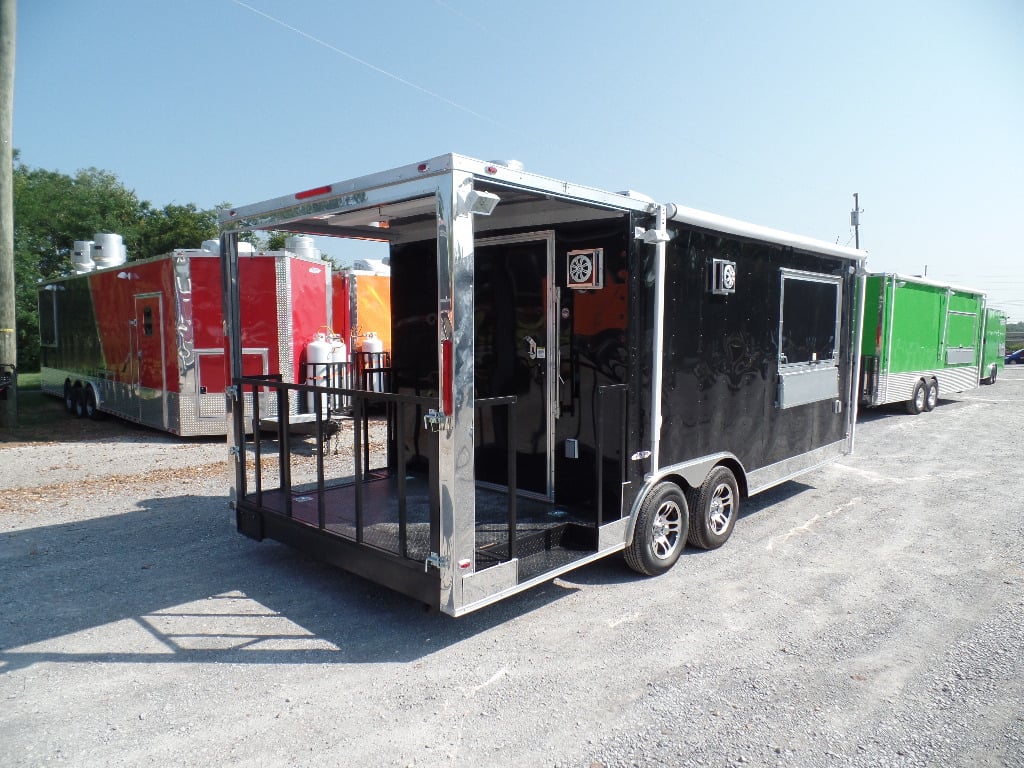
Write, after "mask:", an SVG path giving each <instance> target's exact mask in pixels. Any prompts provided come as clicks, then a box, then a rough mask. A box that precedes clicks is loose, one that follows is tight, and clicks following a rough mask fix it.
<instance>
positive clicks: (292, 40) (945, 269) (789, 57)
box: [14, 0, 1024, 319]
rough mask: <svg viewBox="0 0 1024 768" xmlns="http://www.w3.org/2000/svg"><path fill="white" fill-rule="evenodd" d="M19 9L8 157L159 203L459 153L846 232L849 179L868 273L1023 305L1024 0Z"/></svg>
mask: <svg viewBox="0 0 1024 768" xmlns="http://www.w3.org/2000/svg"><path fill="white" fill-rule="evenodd" d="M18 6H19V7H18V39H17V46H18V47H17V69H16V73H15V79H16V93H15V114H14V145H15V147H17V148H18V149H20V151H21V160H22V161H23V162H25V163H27V164H29V165H31V166H36V167H42V168H48V169H54V170H60V171H63V172H66V173H73V172H74V171H75V170H77V169H79V168H84V167H89V166H95V167H98V168H102V169H105V170H109V171H112V172H114V173H115V174H117V175H118V177H119V178H120V179H121V180H122V182H123V183H124V184H125V185H126V186H128V187H130V188H132V189H134V190H135V191H136V192H137V194H138V195H139V196H140V197H141V198H143V199H146V200H150V201H151V202H153V203H154V204H156V205H158V206H163V205H165V204H167V203H171V202H175V203H189V202H192V203H195V204H197V205H199V206H200V207H204V208H205V207H213V206H215V205H217V204H218V203H221V202H230V203H232V204H236V205H241V204H245V203H252V202H257V201H259V200H263V199H267V198H270V197H276V196H279V195H282V194H287V193H289V192H293V191H296V190H298V189H303V188H307V187H310V186H315V185H318V184H322V183H328V182H332V181H338V180H341V179H347V178H350V177H353V176H357V175H361V174H364V173H370V172H374V171H380V170H385V169H387V168H391V167H395V166H398V165H404V164H406V163H412V162H416V161H418V160H421V159H424V158H427V157H432V156H434V155H438V154H443V153H445V152H459V153H462V154H467V155H471V156H474V157H480V158H483V159H508V158H514V159H517V160H520V161H522V162H523V163H525V165H526V167H527V169H529V170H532V171H535V172H537V173H542V174H545V175H548V176H554V177H558V178H563V179H567V180H570V181H573V182H578V183H581V184H589V185H593V186H597V187H602V188H605V189H610V190H615V191H619V190H623V189H627V188H628V189H634V190H637V191H640V192H643V193H645V194H647V195H650V196H652V197H654V198H656V199H658V200H661V201H663V202H677V203H681V204H683V205H688V206H691V207H695V208H702V209H705V210H709V211H713V212H715V213H719V214H723V215H728V216H734V217H737V218H740V219H744V220H747V221H752V222H754V223H757V224H763V225H767V226H772V227H776V228H780V229H785V230H789V231H792V232H797V233H800V234H805V235H810V236H813V237H817V238H820V239H823V240H827V241H830V242H836V241H837V240H838V242H839V243H841V244H846V243H851V244H852V239H853V231H852V229H851V227H850V209H851V208H852V206H853V197H852V194H853V193H854V192H858V193H860V201H861V208H862V209H863V210H864V213H863V215H862V219H861V231H860V235H861V246H862V247H864V248H866V249H867V250H868V251H869V253H870V259H869V263H868V266H869V268H870V269H873V270H886V271H901V272H908V273H913V274H920V273H921V272H923V271H924V269H925V267H926V265H927V271H928V276H929V277H932V278H934V279H936V280H948V281H952V282H956V283H961V284H964V285H969V286H973V287H978V288H982V289H984V290H986V291H987V292H988V293H989V301H990V303H991V304H994V305H995V306H998V307H1000V308H1003V309H1005V310H1007V311H1008V312H1009V313H1010V314H1011V317H1012V318H1014V319H1024V247H1022V245H1021V241H1022V238H1021V234H1020V230H1021V222H1024V1H1022V0H904V1H901V0H858V2H832V0H798V1H795V2H787V1H786V0H783V1H782V2H775V3H767V2H756V1H754V0H749V1H748V0H722V2H707V0H701V1H700V2H693V1H691V0H648V2H645V3H625V2H621V1H619V2H612V1H611V0H586V1H584V0H575V1H573V2H569V1H566V2H557V0H520V1H517V2H484V3H481V2H470V1H469V0H416V1H415V2H414V1H413V0H396V1H394V2H391V1H389V0H375V1H374V2H372V3H371V2H359V3H356V2H349V1H347V0H245V2H244V3H243V2H239V1H238V0H172V1H171V2H166V1H164V0H21V2H19V3H18ZM332 255H338V254H332ZM342 258H344V256H343V255H342Z"/></svg>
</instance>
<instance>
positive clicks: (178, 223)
mask: <svg viewBox="0 0 1024 768" xmlns="http://www.w3.org/2000/svg"><path fill="white" fill-rule="evenodd" d="M139 223H140V228H139V243H138V249H137V256H138V257H139V258H147V257H149V256H159V255H160V254H161V253H169V252H170V251H173V250H174V249H175V248H198V247H199V246H200V245H202V243H203V241H204V240H211V239H213V238H214V237H216V236H217V212H216V211H200V210H199V209H198V208H196V206H195V205H194V204H192V203H189V204H188V205H174V204H173V203H172V204H169V205H165V206H164V207H163V208H161V209H159V210H157V209H155V208H152V207H150V205H149V203H143V204H142V206H141V210H140V222H139Z"/></svg>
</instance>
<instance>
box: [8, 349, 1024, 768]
mask: <svg viewBox="0 0 1024 768" xmlns="http://www.w3.org/2000/svg"><path fill="white" fill-rule="evenodd" d="M1022 417H1024V369H1020V368H1010V369H1007V370H1006V371H1005V372H1004V373H1003V374H1001V375H1000V377H999V380H998V382H997V383H996V384H995V385H994V386H991V387H981V388H979V389H976V390H973V391H972V392H969V393H966V394H964V395H957V396H952V397H949V398H947V399H945V400H943V401H942V402H941V403H940V405H939V407H938V408H937V409H936V410H935V411H934V412H933V413H930V414H922V415H920V416H916V417H914V416H907V415H905V414H904V413H902V412H901V411H900V410H899V409H892V410H880V411H873V412H868V413H866V414H863V415H862V416H861V419H860V423H859V431H858V441H857V452H856V454H855V455H854V456H851V457H847V458H846V459H845V460H843V461H842V462H841V463H838V464H834V465H831V466H829V467H827V468H824V469H821V470H818V471H816V472H813V473H811V474H809V475H806V476H804V477H803V478H801V479H800V480H799V481H797V482H790V483H787V484H785V485H783V486H780V487H779V488H777V489H775V490H773V491H770V492H768V493H767V494H764V495H763V496H760V497H757V498H755V499H754V500H752V501H750V502H748V503H747V504H746V505H745V508H744V510H745V511H744V515H743V517H742V519H740V521H739V523H738V524H737V527H736V532H735V534H734V535H733V538H732V540H731V541H730V542H729V544H728V545H727V546H725V547H724V548H723V549H720V550H716V551H712V552H696V551H689V550H688V551H687V553H686V554H685V555H684V557H683V558H682V559H681V560H680V562H679V564H678V565H677V566H676V568H675V569H673V570H672V571H670V572H669V573H668V574H666V575H664V576H662V577H659V578H654V579H649V578H642V577H639V576H637V575H636V574H634V573H633V572H631V571H629V570H627V568H626V567H625V565H624V564H623V562H622V560H621V558H619V557H612V558H609V559H606V560H604V561H601V562H598V563H596V564H593V565H590V566H588V567H586V568H583V569H582V570H579V571H576V572H573V573H571V574H569V575H567V576H566V577H564V578H559V579H556V580H555V581H554V582H552V583H549V584H547V585H544V586H542V587H540V588H537V589H534V590H532V591H530V592H527V593H525V594H523V595H519V596H516V597H513V598H511V599H509V600H506V601H504V602H502V603H499V604H497V605H495V606H492V607H491V608H488V609H485V610H483V611H481V612H478V613H475V614H471V615H469V616H467V617H464V618H461V619H452V618H450V617H447V616H443V615H439V614H434V613H427V612H425V611H423V610H422V608H421V607H419V606H418V605H416V604H414V603H412V602H410V601H409V600H407V599H405V598H403V597H401V596H398V595H395V594H392V593H390V592H388V591H386V590H385V589H383V588H381V587H378V586H376V585H373V584H370V583H368V582H365V581H362V580H361V579H359V578H356V577H354V576H350V575H347V574H345V573H343V572H341V571H339V570H336V569H333V568H331V567H328V566H324V565H321V564H319V563H317V562H315V561H312V560H310V559H308V558H306V557H305V556H303V555H302V554H300V553H298V552H295V551H294V550H291V549H289V548H287V547H285V546H282V545H279V544H276V543H273V542H270V541H266V542H263V543H256V542H253V541H251V540H249V539H246V538H245V537H243V536H240V535H238V534H237V533H235V532H234V530H233V528H232V525H231V518H230V514H229V510H228V508H227V505H226V501H225V497H226V489H227V463H226V461H225V455H226V450H225V448H224V446H223V445H222V444H220V443H218V442H216V441H182V440H177V439H172V438H169V437H164V436H160V435H157V434H155V433H150V432H147V431H145V430H140V429H138V428H133V427H129V426H127V425H125V426H123V427H117V426H115V427H110V426H106V427H104V430H103V436H102V439H101V440H88V439H84V440H81V439H80V440H77V441H75V442H54V443H40V442H29V443H26V442H22V443H15V444H12V443H9V442H7V443H5V442H0V704H2V706H0V765H3V766H5V767H6V768H14V767H16V766H40V765H50V764H60V763H64V764H67V765H74V766H140V765H160V766H193V765H203V766H206V765H230V766H462V765H472V766H492V765H493V766H504V765H509V766H581V767H582V768H599V767H602V768H603V767H607V768H611V767H612V766H687V765H694V766H697V765H700V766H704V765H707V766H735V765H755V766H762V765H763V766H776V765H778V766H792V767H793V768H816V767H817V766H965V767H967V766H1021V765H1024V554H1022V553H1024V546H1022V538H1024V537H1022V528H1024V524H1022V514H1021V510H1022V508H1024V502H1022V499H1021V488H1022V487H1024V486H1022V485H1021V481H1022V472H1021V461H1022V457H1024V430H1022V429H1021V425H1022V423H1024V421H1022ZM108 424H109V423H108ZM115 425H116V423H115ZM0 438H2V435H0Z"/></svg>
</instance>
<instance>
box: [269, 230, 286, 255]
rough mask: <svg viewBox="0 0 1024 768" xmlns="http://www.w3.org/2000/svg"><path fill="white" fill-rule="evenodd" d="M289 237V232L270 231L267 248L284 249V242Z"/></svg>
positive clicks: (271, 249) (272, 249)
mask: <svg viewBox="0 0 1024 768" xmlns="http://www.w3.org/2000/svg"><path fill="white" fill-rule="evenodd" d="M287 239H288V233H287V232H278V231H276V230H275V231H273V232H271V233H270V237H268V238H267V250H268V251H283V250H284V243H285V241H286V240H287Z"/></svg>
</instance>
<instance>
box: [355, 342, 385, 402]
mask: <svg viewBox="0 0 1024 768" xmlns="http://www.w3.org/2000/svg"><path fill="white" fill-rule="evenodd" d="M359 351H360V352H362V353H363V354H362V362H363V365H362V367H363V368H383V367H384V360H383V354H382V353H383V352H384V342H383V341H381V340H380V339H379V338H378V337H377V334H376V333H374V332H373V331H370V332H369V333H367V334H366V335H365V336H364V337H363V338H362V342H361V344H360V347H359ZM366 388H367V389H368V390H369V391H371V392H383V391H384V375H383V374H381V373H371V374H370V378H369V380H368V381H367V383H366Z"/></svg>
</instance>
